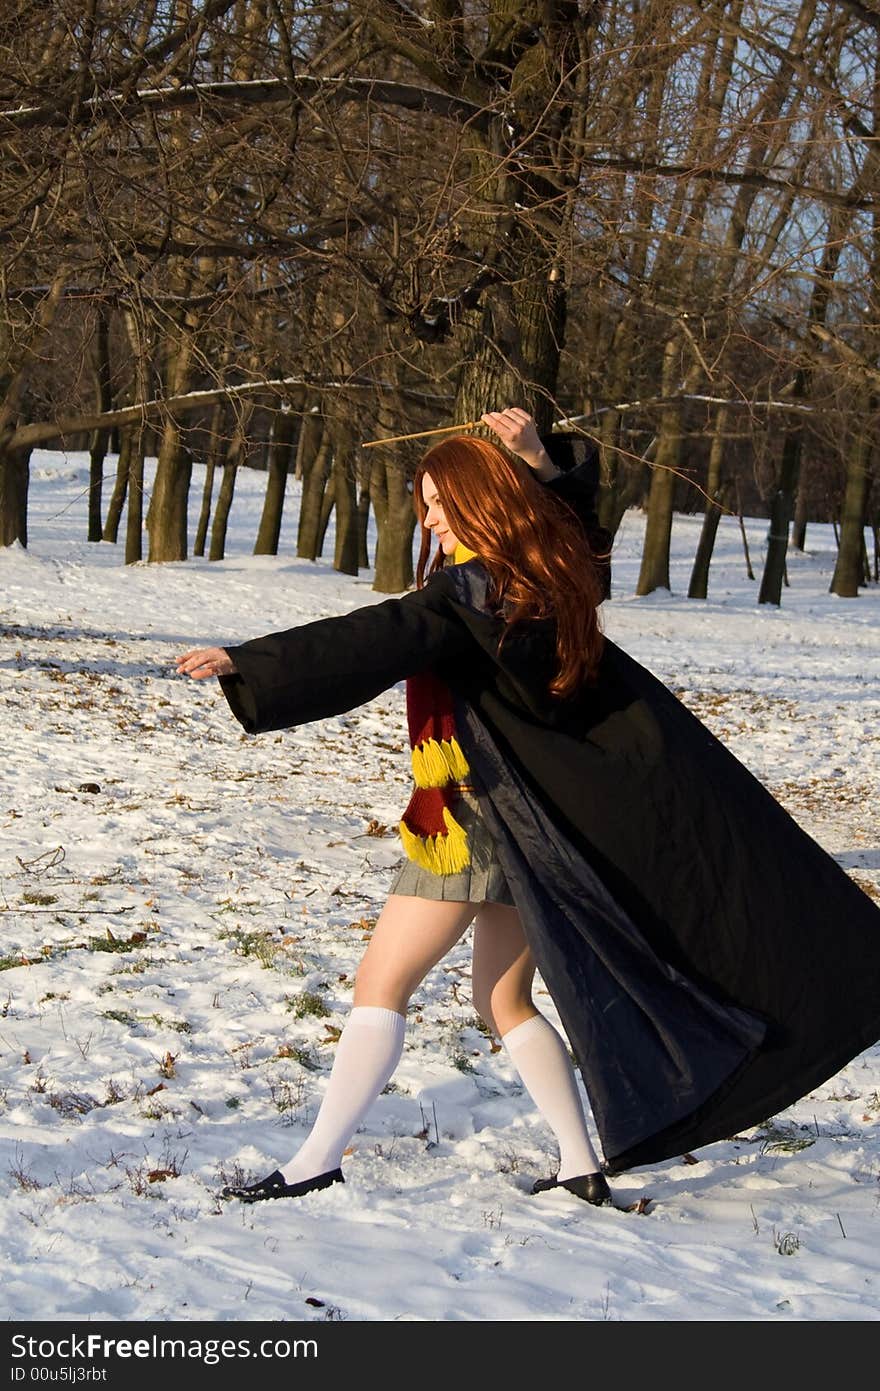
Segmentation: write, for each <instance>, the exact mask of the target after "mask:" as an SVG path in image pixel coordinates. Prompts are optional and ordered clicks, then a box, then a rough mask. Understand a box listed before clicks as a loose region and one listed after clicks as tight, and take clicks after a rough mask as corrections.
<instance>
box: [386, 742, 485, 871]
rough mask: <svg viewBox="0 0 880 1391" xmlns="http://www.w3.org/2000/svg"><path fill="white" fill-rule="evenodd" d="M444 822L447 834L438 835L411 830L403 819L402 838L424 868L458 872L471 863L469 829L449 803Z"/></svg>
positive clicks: (444, 810)
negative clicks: (468, 841) (420, 834)
mask: <svg viewBox="0 0 880 1391" xmlns="http://www.w3.org/2000/svg"><path fill="white" fill-rule="evenodd" d="M431 742H432V743H433V742H434V741H433V740H432V741H431ZM443 822H444V825H445V826H446V834H445V835H444V834H443V832H442V831H438V832H437V834H436V835H435V836H419V835H416V834H415V832H414V831H411V830H410V828H409V826H407V824H406V822H405V821H401V822H400V826H399V830H400V838H401V840H402V841H403V848H404V850H405V851H406V853H407V855H408V856H409V858H410V859H411V860H415V862H416V864H418V865H421V867H422V869H429V870H430V871H431V873H432V874H458V873H459V872H460V871H461V870H463V869H467V867H468V865H469V864H470V853H469V851H468V843H467V832H466V831H465V830H464V827H463V826H460V825H459V824H458V822H457V821H456V819H455V817H454V816H453V815H452V813H451V812H450V810H449V808H448V807H444V808H443Z"/></svg>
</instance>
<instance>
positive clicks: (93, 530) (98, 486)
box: [89, 305, 118, 541]
mask: <svg viewBox="0 0 880 1391" xmlns="http://www.w3.org/2000/svg"><path fill="white" fill-rule="evenodd" d="M95 385H96V388H97V390H96V406H97V409H98V410H99V411H109V410H112V409H113V396H112V393H111V390H110V349H109V344H108V325H107V310H106V308H105V307H104V306H103V305H99V306H98V316H97V325H96V329H95ZM109 440H110V431H109V429H106V428H103V429H102V428H101V427H100V426H99V427H98V428H97V429H96V430H93V431H92V438H91V441H90V444H89V540H90V541H102V540H103V539H104V538H103V532H102V529H101V496H102V491H103V486H104V460H105V459H106V457H107V445H108V443H109ZM117 481H118V470H117Z"/></svg>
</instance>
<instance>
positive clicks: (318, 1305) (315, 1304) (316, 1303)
mask: <svg viewBox="0 0 880 1391" xmlns="http://www.w3.org/2000/svg"><path fill="white" fill-rule="evenodd" d="M306 1303H307V1304H311V1306H312V1308H313V1309H323V1307H324V1301H323V1299H314V1298H313V1297H312V1296H311V1295H309V1296H308V1297H307V1299H306Z"/></svg>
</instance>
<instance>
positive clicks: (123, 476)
mask: <svg viewBox="0 0 880 1391" xmlns="http://www.w3.org/2000/svg"><path fill="white" fill-rule="evenodd" d="M131 436H132V432H131V430H130V429H128V430H121V431H120V439H119V458H118V460H117V463H116V481H115V483H114V484H113V492H112V494H111V496H110V506H109V507H108V508H107V517H106V519H105V521H104V530H103V532H102V536H101V539H102V540H103V541H112V542H113V544H114V545H115V544H116V542H117V540H118V539H119V521H120V518H121V517H122V509H123V507H124V506H125V497H126V494H127V492H128V461H129V457H130V455H131Z"/></svg>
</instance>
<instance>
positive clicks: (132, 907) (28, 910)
mask: <svg viewBox="0 0 880 1391" xmlns="http://www.w3.org/2000/svg"><path fill="white" fill-rule="evenodd" d="M135 907H136V905H135V904H134V903H130V904H129V905H128V907H127V908H65V906H64V905H63V904H61V905H60V906H58V905H57V904H56V906H55V907H54V908H0V913H28V914H30V913H79V914H80V916H84V915H85V914H86V913H91V914H93V915H94V914H95V913H109V914H110V916H111V917H115V915H116V914H117V913H133V912H134V910H135Z"/></svg>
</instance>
